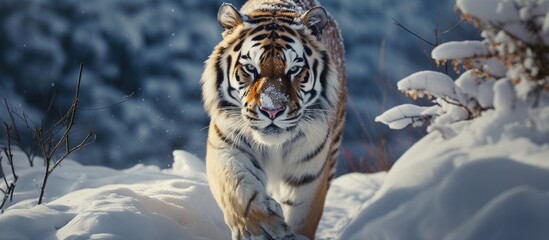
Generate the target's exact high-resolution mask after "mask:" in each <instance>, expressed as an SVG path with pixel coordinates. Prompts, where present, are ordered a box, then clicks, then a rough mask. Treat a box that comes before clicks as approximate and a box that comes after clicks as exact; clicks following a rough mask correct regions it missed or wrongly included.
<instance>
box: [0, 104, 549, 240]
mask: <svg viewBox="0 0 549 240" xmlns="http://www.w3.org/2000/svg"><path fill="white" fill-rule="evenodd" d="M525 111H530V112H529V113H528V114H526V112H525ZM507 114H508V115H506V116H505V117H504V118H502V116H501V115H500V113H498V112H496V111H489V112H486V113H485V114H483V115H482V116H481V117H480V118H477V119H475V120H474V121H470V122H462V123H461V124H455V125H454V126H453V127H452V128H451V129H452V131H449V130H447V131H446V133H452V134H449V135H448V134H447V135H446V136H443V135H442V134H441V132H437V131H434V132H432V133H430V134H429V135H427V136H426V137H424V138H423V139H422V140H421V141H419V142H418V143H416V144H415V145H414V146H413V147H412V148H411V149H409V150H408V151H407V152H406V153H405V154H404V155H403V156H402V157H401V158H400V159H399V160H398V161H397V163H396V164H395V166H394V167H393V168H392V169H391V170H390V171H389V172H388V173H385V172H381V173H376V174H360V173H352V174H347V175H343V176H340V177H338V178H336V179H335V180H334V181H333V183H332V186H331V188H330V191H329V193H328V198H327V202H326V206H325V210H324V215H323V217H322V220H321V223H320V226H319V229H318V232H317V236H318V239H365V238H368V239H548V238H549V228H548V227H547V226H549V161H548V160H549V159H548V156H549V107H543V108H539V109H536V110H528V109H527V108H517V109H516V110H515V111H512V112H508V113H507ZM37 161H38V160H37ZM15 162H16V163H17V164H16V171H17V173H18V174H19V176H20V178H19V180H18V182H17V187H16V191H15V195H14V200H13V202H11V203H9V204H8V205H9V207H8V208H7V209H6V211H5V212H4V213H3V214H0V232H1V233H2V234H1V235H0V239H228V238H229V237H230V234H229V231H228V228H227V227H226V226H225V224H224V222H223V217H222V214H221V211H220V210H219V208H218V207H217V205H216V203H215V201H214V199H213V198H212V195H211V193H210V191H209V189H208V185H207V181H206V177H205V170H204V165H203V162H202V161H201V160H200V159H198V158H196V157H194V156H193V155H191V154H189V153H186V152H183V151H175V152H174V163H173V166H172V168H169V169H159V168H158V167H156V166H145V165H142V164H138V165H136V166H134V167H132V168H130V169H126V170H114V169H110V168H106V167H97V166H83V165H80V164H79V163H77V162H75V161H72V160H67V161H65V162H64V163H63V165H62V167H60V168H58V169H56V170H55V172H54V174H53V175H52V176H51V179H50V181H49V183H48V187H47V191H46V196H45V204H42V205H39V206H36V201H37V198H38V193H39V191H38V190H39V184H40V183H41V180H42V174H43V171H42V170H43V169H42V168H41V167H40V166H35V167H34V168H30V167H29V166H28V163H27V162H26V160H25V157H24V155H22V154H21V153H20V152H16V154H15ZM2 164H3V166H4V169H8V168H7V166H6V161H3V162H2ZM0 186H1V187H5V185H3V183H2V184H0Z"/></svg>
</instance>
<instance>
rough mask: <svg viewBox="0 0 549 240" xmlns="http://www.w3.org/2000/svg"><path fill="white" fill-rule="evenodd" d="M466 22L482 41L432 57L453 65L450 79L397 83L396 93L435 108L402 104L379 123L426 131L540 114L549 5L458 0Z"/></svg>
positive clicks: (547, 76) (546, 80)
mask: <svg viewBox="0 0 549 240" xmlns="http://www.w3.org/2000/svg"><path fill="white" fill-rule="evenodd" d="M456 8H457V9H459V10H460V11H461V13H462V18H463V19H465V20H468V21H470V22H472V23H473V24H474V25H475V26H476V27H478V28H480V29H481V30H482V34H481V35H482V37H483V40H482V41H460V42H447V43H444V44H441V45H439V46H437V47H436V48H435V49H433V51H432V52H431V56H432V58H433V59H435V61H436V62H437V64H439V65H440V64H445V63H447V62H449V63H451V64H452V65H453V67H454V70H455V71H456V72H457V73H461V72H462V70H464V72H463V73H461V75H460V76H459V77H458V78H457V79H456V80H455V81H454V80H453V79H452V78H450V77H449V76H447V75H446V74H443V73H439V72H434V71H423V72H417V73H414V74H412V75H410V76H408V77H406V78H404V79H402V80H400V81H399V82H398V90H400V91H402V92H404V93H405V94H406V95H407V96H409V97H411V98H413V99H416V98H418V97H423V96H427V97H428V98H429V99H433V103H435V105H433V106H430V107H418V106H415V105H411V104H403V105H400V106H397V107H394V108H392V109H390V110H388V111H386V112H385V113H383V114H382V115H380V116H378V117H377V118H376V121H377V122H382V123H385V124H387V125H389V127H391V128H393V129H401V128H404V127H406V126H409V125H412V126H422V125H428V126H429V127H428V128H427V130H428V131H432V130H440V131H442V132H443V133H444V129H446V126H448V125H449V124H452V123H455V122H458V121H462V120H469V119H474V118H476V117H478V116H480V115H481V114H482V113H483V112H484V111H487V110H495V111H496V112H497V113H501V114H506V113H509V112H510V111H511V110H512V109H514V108H518V107H526V108H537V107H538V106H539V105H540V104H543V103H544V99H545V98H547V93H548V92H549V13H548V12H549V1H547V0H483V1H478V0H457V4H456Z"/></svg>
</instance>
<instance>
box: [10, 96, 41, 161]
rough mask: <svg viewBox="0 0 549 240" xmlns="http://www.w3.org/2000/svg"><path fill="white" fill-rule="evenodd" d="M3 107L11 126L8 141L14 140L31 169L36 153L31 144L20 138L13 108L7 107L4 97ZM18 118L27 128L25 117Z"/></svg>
mask: <svg viewBox="0 0 549 240" xmlns="http://www.w3.org/2000/svg"><path fill="white" fill-rule="evenodd" d="M4 106H5V107H6V112H7V113H8V117H9V119H10V125H11V126H10V130H12V132H11V133H12V134H10V136H11V138H10V140H11V139H13V140H15V143H16V144H17V146H18V147H19V149H20V150H21V151H23V153H24V154H25V156H26V157H27V160H28V161H29V164H30V166H31V167H32V166H34V157H35V156H36V152H35V150H34V148H33V147H32V144H30V143H25V142H24V140H23V138H22V137H21V134H20V132H19V129H18V128H17V124H16V123H15V117H14V114H15V115H16V113H14V111H13V107H10V106H9V104H8V101H7V100H6V98H5V97H4ZM19 118H21V119H22V120H23V121H24V122H25V124H26V125H27V126H28V122H27V118H26V116H23V117H19ZM4 124H7V123H4ZM8 133H9V132H8Z"/></svg>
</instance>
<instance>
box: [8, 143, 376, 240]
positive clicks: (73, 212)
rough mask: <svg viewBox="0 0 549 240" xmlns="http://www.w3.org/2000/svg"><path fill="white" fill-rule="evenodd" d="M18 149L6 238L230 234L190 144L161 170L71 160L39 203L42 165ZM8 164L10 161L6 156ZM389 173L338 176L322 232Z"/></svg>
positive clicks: (333, 230)
mask: <svg viewBox="0 0 549 240" xmlns="http://www.w3.org/2000/svg"><path fill="white" fill-rule="evenodd" d="M14 155H15V162H16V173H17V174H18V175H19V180H18V182H17V187H16V191H15V195H14V200H13V202H8V207H7V209H6V210H5V212H4V213H2V214H0V232H2V236H1V237H0V238H1V239H137V240H138V239H144V240H145V239H167V240H169V239H228V238H230V232H229V229H228V228H227V227H226V225H225V223H224V221H223V215H222V213H221V210H220V209H219V208H218V207H217V205H216V203H215V200H214V199H213V196H212V194H211V193H210V189H209V187H208V184H207V180H206V176H205V168H204V162H203V161H202V160H200V159H198V158H197V157H196V156H194V155H193V154H190V153H188V152H185V151H182V150H176V151H174V153H173V156H174V162H173V167H172V168H169V169H163V170H161V169H159V168H158V167H156V166H145V165H142V164H138V165H135V166H134V167H132V168H129V169H126V170H114V169H110V168H105V167H97V166H84V165H81V164H79V163H77V162H75V161H73V160H70V159H69V160H65V161H64V162H63V164H62V165H61V167H60V168H58V169H57V170H56V171H54V173H53V174H52V176H51V177H50V180H49V183H48V186H47V191H46V197H45V201H44V202H45V203H44V204H42V205H38V206H37V205H36V202H37V197H38V189H39V183H40V181H41V179H42V169H41V168H40V167H34V168H30V167H29V166H28V163H27V162H26V160H25V156H24V155H23V153H22V152H20V151H14ZM4 159H5V158H4ZM37 160H41V159H37ZM2 165H3V166H4V169H7V168H6V166H7V165H6V163H5V161H3V162H2ZM384 176H385V173H383V172H382V173H377V174H373V175H366V174H358V173H355V174H348V175H345V176H343V177H340V178H338V179H336V180H334V181H333V183H332V187H331V189H330V193H329V195H328V198H327V200H326V206H325V214H324V217H323V219H322V221H321V223H320V227H319V229H318V235H319V239H332V238H333V237H335V236H337V235H338V234H339V233H340V231H341V229H343V228H345V226H346V224H347V223H348V222H349V221H350V220H351V218H352V216H353V215H354V214H356V210H357V208H358V207H359V206H360V205H361V203H363V202H364V201H367V200H368V199H369V198H370V197H371V196H373V194H374V193H375V191H376V190H377V189H378V188H379V187H380V185H381V183H382V180H383V177H384ZM9 177H11V176H9ZM3 184H4V183H3V181H2V184H0V187H4V185H3ZM357 185H359V186H360V187H359V188H356V187H355V186H357ZM342 203H344V204H342Z"/></svg>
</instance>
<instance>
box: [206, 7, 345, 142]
mask: <svg viewBox="0 0 549 240" xmlns="http://www.w3.org/2000/svg"><path fill="white" fill-rule="evenodd" d="M217 17H218V21H219V23H220V25H221V26H222V27H223V33H222V35H223V40H222V41H221V42H220V43H219V44H218V45H217V46H216V47H215V49H214V51H213V53H212V54H211V55H210V57H209V59H208V60H207V61H206V67H205V71H204V73H203V75H202V89H203V92H202V96H203V101H204V104H205V108H206V110H207V111H208V113H209V115H210V117H212V119H214V120H215V119H223V122H225V123H228V124H227V125H226V127H231V128H233V129H237V131H238V132H239V133H241V134H245V133H248V134H250V135H251V136H252V138H253V139H254V140H255V142H257V143H259V144H264V145H280V144H283V143H285V142H288V140H289V139H292V137H293V136H296V135H297V134H315V128H319V127H324V128H327V126H328V125H327V124H326V123H328V121H329V119H330V117H329V116H330V114H331V112H332V109H333V107H334V104H335V102H336V98H337V94H336V91H337V76H336V74H335V72H334V69H333V66H332V65H333V64H332V63H331V61H332V60H331V59H330V56H329V55H328V53H327V51H326V49H325V46H324V45H323V43H322V42H321V34H322V30H323V28H324V27H325V26H326V24H327V22H328V16H327V15H326V11H325V10H324V9H323V8H321V7H315V8H312V9H310V10H309V11H307V12H305V13H303V14H299V13H298V12H297V11H295V10H289V9H286V10H278V11H274V10H272V9H269V10H267V9H265V10H255V11H253V12H251V13H249V14H247V15H243V14H241V13H240V12H239V11H238V10H236V9H235V8H234V7H233V6H232V5H230V4H223V5H222V6H221V8H220V9H219V12H218V16H217ZM324 132H325V129H324ZM319 137H323V136H319Z"/></svg>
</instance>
